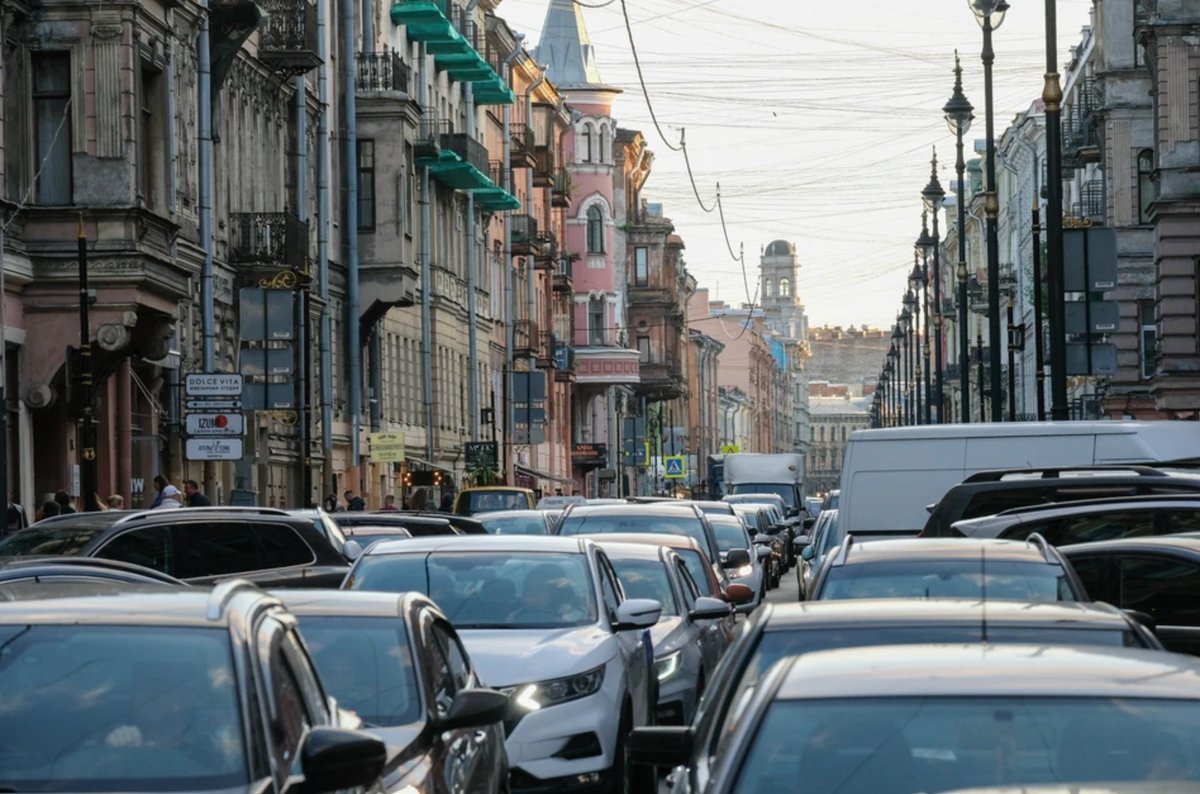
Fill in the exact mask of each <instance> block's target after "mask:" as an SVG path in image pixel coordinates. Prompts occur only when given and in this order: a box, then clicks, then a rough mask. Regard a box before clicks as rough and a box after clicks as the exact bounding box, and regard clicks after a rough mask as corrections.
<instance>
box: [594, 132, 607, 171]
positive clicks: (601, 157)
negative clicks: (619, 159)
mask: <svg viewBox="0 0 1200 794" xmlns="http://www.w3.org/2000/svg"><path fill="white" fill-rule="evenodd" d="M596 162H598V163H607V162H608V125H607V124H601V125H600V151H598V152H596Z"/></svg>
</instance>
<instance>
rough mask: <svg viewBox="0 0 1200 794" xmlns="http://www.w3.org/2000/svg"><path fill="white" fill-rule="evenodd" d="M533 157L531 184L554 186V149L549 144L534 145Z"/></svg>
mask: <svg viewBox="0 0 1200 794" xmlns="http://www.w3.org/2000/svg"><path fill="white" fill-rule="evenodd" d="M533 159H534V164H533V186H534V187H554V170H555V164H554V150H553V149H551V148H550V147H549V146H535V147H534V148H533Z"/></svg>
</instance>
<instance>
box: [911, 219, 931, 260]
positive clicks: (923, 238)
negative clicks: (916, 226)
mask: <svg viewBox="0 0 1200 794" xmlns="http://www.w3.org/2000/svg"><path fill="white" fill-rule="evenodd" d="M913 245H914V247H915V248H916V249H917V253H918V254H920V255H922V256H924V257H926V258H929V256H930V255H931V254H933V249H934V246H936V245H937V241H936V240H934V239H933V237H932V236H930V234H929V210H925V211H923V212H922V213H921V233H920V234H919V235H917V241H916V242H915V243H913Z"/></svg>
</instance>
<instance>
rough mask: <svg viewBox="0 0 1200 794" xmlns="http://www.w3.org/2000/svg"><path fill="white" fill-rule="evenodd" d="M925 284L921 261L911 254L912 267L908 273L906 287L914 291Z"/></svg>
mask: <svg viewBox="0 0 1200 794" xmlns="http://www.w3.org/2000/svg"><path fill="white" fill-rule="evenodd" d="M924 286H925V270H924V269H923V268H922V267H921V263H920V261H919V260H918V258H917V257H916V256H913V269H912V272H911V273H909V274H908V287H909V290H910V291H912V292H916V291H917V290H919V289H922V288H924Z"/></svg>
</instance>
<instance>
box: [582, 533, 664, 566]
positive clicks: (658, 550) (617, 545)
mask: <svg viewBox="0 0 1200 794" xmlns="http://www.w3.org/2000/svg"><path fill="white" fill-rule="evenodd" d="M601 537H603V538H607V537H608V536H605V535H602V536H601ZM596 545H597V546H599V547H600V548H602V549H604V552H605V553H606V554H607V555H608V556H609V557H610V558H611V559H614V560H661V559H662V549H664V548H670V547H669V546H655V545H651V544H649V543H623V542H621V541H609V540H607V539H605V540H597V541H596Z"/></svg>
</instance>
